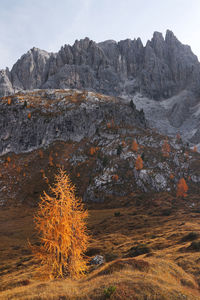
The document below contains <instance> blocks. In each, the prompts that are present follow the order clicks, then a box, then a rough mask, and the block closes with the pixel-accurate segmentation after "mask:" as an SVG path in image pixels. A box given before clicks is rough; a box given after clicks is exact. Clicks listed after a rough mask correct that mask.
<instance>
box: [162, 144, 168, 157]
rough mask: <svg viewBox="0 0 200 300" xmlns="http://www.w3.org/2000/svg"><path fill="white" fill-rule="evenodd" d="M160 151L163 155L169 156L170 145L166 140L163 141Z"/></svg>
mask: <svg viewBox="0 0 200 300" xmlns="http://www.w3.org/2000/svg"><path fill="white" fill-rule="evenodd" d="M162 153H163V156H164V157H169V154H170V145H169V143H168V141H167V140H165V141H164V143H163V145H162Z"/></svg>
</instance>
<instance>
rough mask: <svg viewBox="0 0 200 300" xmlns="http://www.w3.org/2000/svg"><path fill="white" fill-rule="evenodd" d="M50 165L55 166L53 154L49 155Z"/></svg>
mask: <svg viewBox="0 0 200 300" xmlns="http://www.w3.org/2000/svg"><path fill="white" fill-rule="evenodd" d="M49 165H50V166H51V167H53V156H52V154H50V155H49Z"/></svg>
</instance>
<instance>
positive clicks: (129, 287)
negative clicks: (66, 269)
mask: <svg viewBox="0 0 200 300" xmlns="http://www.w3.org/2000/svg"><path fill="white" fill-rule="evenodd" d="M102 208H103V207H102ZM102 208H101V207H99V209H97V210H92V209H91V210H90V211H89V215H90V217H89V220H88V226H89V228H90V233H91V244H90V248H89V249H88V253H89V255H94V254H95V253H99V254H103V255H104V256H105V257H106V258H107V260H108V261H110V262H107V263H105V264H104V265H103V266H102V267H99V268H97V269H95V268H94V267H91V270H90V272H89V274H88V275H86V276H85V277H84V278H83V279H81V280H79V281H73V280H71V279H65V280H54V281H48V280H47V279H43V280H41V278H40V276H39V274H38V271H37V269H38V262H35V261H34V260H33V258H32V256H31V253H30V252H29V249H28V248H27V238H29V239H30V240H31V242H32V243H35V242H37V237H36V235H35V232H34V229H33V221H32V215H33V213H34V209H33V208H30V207H28V206H23V207H12V208H4V209H2V210H1V212H0V224H1V227H0V234H1V244H0V253H1V265H0V269H1V274H0V275H1V291H2V292H1V294H0V299H5V300H6V299H106V298H105V289H106V288H108V287H109V286H115V287H116V291H115V292H114V294H113V295H112V299H122V300H123V299H166V300H167V299H200V294H199V291H198V289H199V288H198V282H199V280H200V277H199V274H200V260H199V252H195V251H189V250H188V246H189V245H190V243H191V241H186V242H183V241H182V238H183V237H184V236H186V235H187V234H188V233H189V232H191V231H195V232H198V231H199V230H200V221H198V218H197V216H198V214H195V213H187V214H186V213H185V211H184V210H179V212H174V214H172V215H170V216H159V215H157V216H155V215H154V216H153V215H151V214H150V215H149V214H148V211H146V210H144V208H142V207H140V208H138V209H136V208H134V207H128V208H126V207H121V208H118V209H112V208H111V209H102ZM117 211H120V216H118V217H116V216H115V212H117ZM197 239H198V238H197ZM140 244H145V245H148V247H149V248H150V249H151V252H150V253H148V254H143V255H139V256H137V257H135V258H130V257H129V254H130V249H131V248H132V247H133V246H136V245H140ZM117 257H118V259H117V260H116V258H117ZM145 297H146V298H145ZM184 297H187V298H184Z"/></svg>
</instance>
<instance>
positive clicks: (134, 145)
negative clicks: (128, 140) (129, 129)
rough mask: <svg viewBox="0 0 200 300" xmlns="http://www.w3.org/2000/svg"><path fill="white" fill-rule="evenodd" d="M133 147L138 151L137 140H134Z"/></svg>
mask: <svg viewBox="0 0 200 300" xmlns="http://www.w3.org/2000/svg"><path fill="white" fill-rule="evenodd" d="M131 149H132V150H133V151H135V152H137V151H138V143H137V142H136V140H134V141H133V142H132V147H131Z"/></svg>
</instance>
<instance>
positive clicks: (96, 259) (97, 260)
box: [90, 255, 105, 265]
mask: <svg viewBox="0 0 200 300" xmlns="http://www.w3.org/2000/svg"><path fill="white" fill-rule="evenodd" d="M104 262H105V260H104V257H103V256H102V255H96V256H95V257H93V259H92V260H91V261H90V264H91V265H102V264H103V263H104Z"/></svg>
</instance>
